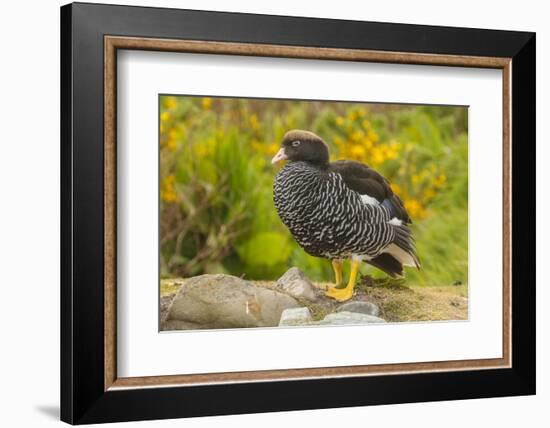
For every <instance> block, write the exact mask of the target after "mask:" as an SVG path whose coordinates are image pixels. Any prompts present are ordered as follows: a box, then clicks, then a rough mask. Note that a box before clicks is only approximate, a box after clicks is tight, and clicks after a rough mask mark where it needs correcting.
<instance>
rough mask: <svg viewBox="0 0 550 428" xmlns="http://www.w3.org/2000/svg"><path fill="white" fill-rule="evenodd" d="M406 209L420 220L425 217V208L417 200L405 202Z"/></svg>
mask: <svg viewBox="0 0 550 428" xmlns="http://www.w3.org/2000/svg"><path fill="white" fill-rule="evenodd" d="M405 209H406V210H407V211H408V213H409V214H410V216H411V217H413V218H415V217H416V218H420V217H423V216H424V208H423V207H422V205H420V203H419V202H418V201H417V200H416V199H408V200H406V201H405Z"/></svg>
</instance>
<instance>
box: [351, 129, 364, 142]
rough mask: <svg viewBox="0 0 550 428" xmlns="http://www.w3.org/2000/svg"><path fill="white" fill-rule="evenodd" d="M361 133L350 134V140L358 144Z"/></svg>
mask: <svg viewBox="0 0 550 428" xmlns="http://www.w3.org/2000/svg"><path fill="white" fill-rule="evenodd" d="M363 135H364V134H363V133H362V132H361V131H355V132H354V133H353V134H351V140H352V141H353V142H355V143H358V142H359V141H361V139H362V138H363Z"/></svg>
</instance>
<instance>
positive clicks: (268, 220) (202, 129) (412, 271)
mask: <svg viewBox="0 0 550 428" xmlns="http://www.w3.org/2000/svg"><path fill="white" fill-rule="evenodd" d="M467 121H468V109H467V107H463V106H427V105H402V104H381V103H376V104H375V103H364V102H338V101H309V100H278V99H250V98H247V99H245V98H226V97H210V96H208V97H206V96H183V95H161V96H160V97H159V152H160V154H159V162H160V189H159V199H160V201H159V207H160V273H161V278H160V322H161V330H165V331H166V330H198V329H225V328H253V327H264V328H265V327H306V326H332V325H350V324H361V325H362V324H370V323H384V322H414V321H424V322H425V321H444V320H466V319H468V122H467Z"/></svg>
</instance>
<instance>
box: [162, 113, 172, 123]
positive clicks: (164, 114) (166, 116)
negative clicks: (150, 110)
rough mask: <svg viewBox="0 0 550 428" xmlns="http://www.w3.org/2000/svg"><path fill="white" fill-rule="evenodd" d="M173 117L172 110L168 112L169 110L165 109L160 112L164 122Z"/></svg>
mask: <svg viewBox="0 0 550 428" xmlns="http://www.w3.org/2000/svg"><path fill="white" fill-rule="evenodd" d="M171 117H172V115H171V114H170V112H168V111H163V112H162V113H161V114H160V120H161V121H162V122H166V121H167V120H169V119H170V118H171Z"/></svg>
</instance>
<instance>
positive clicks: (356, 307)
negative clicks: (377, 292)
mask: <svg viewBox="0 0 550 428" xmlns="http://www.w3.org/2000/svg"><path fill="white" fill-rule="evenodd" d="M336 312H357V313H359V314H365V315H372V316H374V317H377V316H378V314H379V313H380V308H379V307H378V305H375V304H374V303H371V302H348V303H344V304H343V305H340V306H338V308H336Z"/></svg>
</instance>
